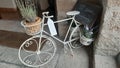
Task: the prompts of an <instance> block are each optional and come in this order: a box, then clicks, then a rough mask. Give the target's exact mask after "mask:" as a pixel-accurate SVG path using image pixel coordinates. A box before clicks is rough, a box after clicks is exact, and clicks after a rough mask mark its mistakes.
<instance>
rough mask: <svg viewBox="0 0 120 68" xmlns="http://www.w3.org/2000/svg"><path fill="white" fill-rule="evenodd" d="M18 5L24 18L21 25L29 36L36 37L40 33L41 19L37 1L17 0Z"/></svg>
mask: <svg viewBox="0 0 120 68" xmlns="http://www.w3.org/2000/svg"><path fill="white" fill-rule="evenodd" d="M15 1H16V5H17V7H18V9H19V11H20V14H21V16H22V18H23V21H22V22H21V25H22V26H23V27H24V28H25V31H26V33H27V34H28V35H35V34H38V33H39V32H40V27H41V25H40V22H41V18H39V17H38V16H37V12H36V7H35V0H15Z"/></svg>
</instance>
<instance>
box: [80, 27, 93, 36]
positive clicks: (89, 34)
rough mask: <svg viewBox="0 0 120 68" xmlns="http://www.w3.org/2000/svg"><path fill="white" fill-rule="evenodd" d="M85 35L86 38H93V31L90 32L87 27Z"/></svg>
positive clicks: (84, 29) (84, 30) (84, 31)
mask: <svg viewBox="0 0 120 68" xmlns="http://www.w3.org/2000/svg"><path fill="white" fill-rule="evenodd" d="M82 31H83V35H84V36H85V37H86V38H93V31H92V30H90V29H89V28H88V27H87V26H86V27H84V28H83V30H82Z"/></svg>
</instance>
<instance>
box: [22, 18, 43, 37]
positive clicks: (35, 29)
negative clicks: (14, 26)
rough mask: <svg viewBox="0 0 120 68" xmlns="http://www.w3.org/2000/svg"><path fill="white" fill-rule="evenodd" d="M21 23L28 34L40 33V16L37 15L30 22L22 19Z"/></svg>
mask: <svg viewBox="0 0 120 68" xmlns="http://www.w3.org/2000/svg"><path fill="white" fill-rule="evenodd" d="M21 25H22V26H23V27H24V28H25V31H26V33H27V34H28V35H36V34H38V33H40V28H41V18H39V17H37V18H36V21H35V22H31V23H29V22H26V21H22V22H21Z"/></svg>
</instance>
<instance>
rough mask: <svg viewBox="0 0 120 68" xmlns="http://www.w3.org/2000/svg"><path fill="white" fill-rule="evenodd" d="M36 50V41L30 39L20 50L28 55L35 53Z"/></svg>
mask: <svg viewBox="0 0 120 68" xmlns="http://www.w3.org/2000/svg"><path fill="white" fill-rule="evenodd" d="M37 48H38V42H37V40H36V39H30V40H27V41H25V43H24V44H23V46H22V50H23V51H25V52H28V53H35V52H36V51H37Z"/></svg>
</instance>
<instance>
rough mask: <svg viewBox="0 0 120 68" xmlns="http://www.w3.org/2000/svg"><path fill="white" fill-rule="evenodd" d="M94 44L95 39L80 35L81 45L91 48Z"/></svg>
mask: <svg viewBox="0 0 120 68" xmlns="http://www.w3.org/2000/svg"><path fill="white" fill-rule="evenodd" d="M92 42H93V38H86V37H85V36H84V35H80V43H81V44H83V45H85V46H89V45H90V44H91V43H92Z"/></svg>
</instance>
